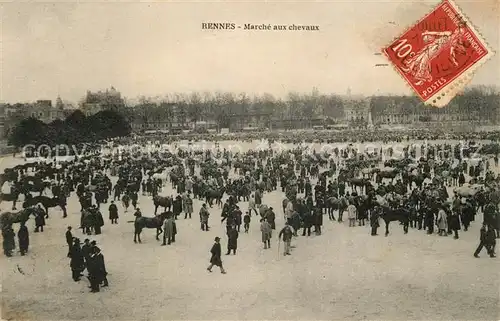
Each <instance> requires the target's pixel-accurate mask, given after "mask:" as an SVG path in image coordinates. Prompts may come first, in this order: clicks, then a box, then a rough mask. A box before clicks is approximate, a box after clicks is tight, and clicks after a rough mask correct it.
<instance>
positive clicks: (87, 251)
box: [82, 239, 92, 265]
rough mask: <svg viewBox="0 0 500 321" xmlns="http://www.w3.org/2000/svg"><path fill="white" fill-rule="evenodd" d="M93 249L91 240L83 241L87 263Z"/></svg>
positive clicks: (84, 256)
mask: <svg viewBox="0 0 500 321" xmlns="http://www.w3.org/2000/svg"><path fill="white" fill-rule="evenodd" d="M91 250H92V246H91V245H90V240H89V239H85V240H84V241H83V246H82V254H83V258H84V259H85V265H87V264H88V262H89V258H90V252H91Z"/></svg>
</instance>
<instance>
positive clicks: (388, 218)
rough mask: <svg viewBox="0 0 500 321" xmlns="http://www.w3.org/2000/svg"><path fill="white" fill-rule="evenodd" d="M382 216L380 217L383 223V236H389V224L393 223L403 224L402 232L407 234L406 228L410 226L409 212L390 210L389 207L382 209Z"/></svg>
mask: <svg viewBox="0 0 500 321" xmlns="http://www.w3.org/2000/svg"><path fill="white" fill-rule="evenodd" d="M382 209H383V210H382V215H380V217H381V218H382V219H383V220H384V222H385V236H388V235H389V224H390V223H391V222H394V221H399V222H400V223H402V224H403V231H404V233H405V234H407V233H408V226H409V224H410V212H409V211H408V210H407V209H405V208H397V209H392V208H389V207H382Z"/></svg>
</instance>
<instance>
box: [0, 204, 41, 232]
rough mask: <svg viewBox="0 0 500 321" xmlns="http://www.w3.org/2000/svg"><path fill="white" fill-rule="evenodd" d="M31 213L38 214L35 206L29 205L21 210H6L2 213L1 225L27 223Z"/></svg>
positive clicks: (0, 217)
mask: <svg viewBox="0 0 500 321" xmlns="http://www.w3.org/2000/svg"><path fill="white" fill-rule="evenodd" d="M30 215H33V216H36V209H35V208H33V207H28V208H25V209H23V210H21V211H19V212H4V213H2V214H0V227H2V228H3V227H5V226H10V225H12V224H14V223H21V222H22V223H26V221H27V220H28V219H29V218H30Z"/></svg>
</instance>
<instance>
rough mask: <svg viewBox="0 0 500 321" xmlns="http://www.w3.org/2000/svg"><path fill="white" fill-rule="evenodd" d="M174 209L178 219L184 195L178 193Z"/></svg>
mask: <svg viewBox="0 0 500 321" xmlns="http://www.w3.org/2000/svg"><path fill="white" fill-rule="evenodd" d="M172 211H173V212H174V216H175V219H177V217H178V216H179V215H180V214H181V212H182V197H181V196H180V195H177V197H176V198H175V199H174V202H173V206H172Z"/></svg>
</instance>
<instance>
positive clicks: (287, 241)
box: [278, 222, 293, 256]
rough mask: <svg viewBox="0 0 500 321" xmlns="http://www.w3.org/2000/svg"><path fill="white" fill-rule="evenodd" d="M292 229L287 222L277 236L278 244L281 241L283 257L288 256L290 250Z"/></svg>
mask: <svg viewBox="0 0 500 321" xmlns="http://www.w3.org/2000/svg"><path fill="white" fill-rule="evenodd" d="M292 236H293V229H292V227H291V226H290V224H289V223H288V222H286V223H285V227H283V228H282V229H281V231H280V234H279V235H278V242H279V240H280V239H283V244H284V252H283V255H284V256H286V255H290V248H291V243H292Z"/></svg>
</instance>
